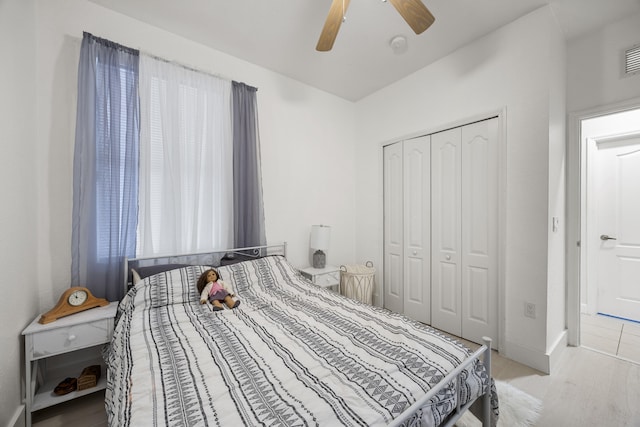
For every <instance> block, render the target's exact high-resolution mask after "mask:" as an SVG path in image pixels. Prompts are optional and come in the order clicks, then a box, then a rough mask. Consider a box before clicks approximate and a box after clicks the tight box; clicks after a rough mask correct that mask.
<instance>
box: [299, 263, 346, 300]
mask: <svg viewBox="0 0 640 427" xmlns="http://www.w3.org/2000/svg"><path fill="white" fill-rule="evenodd" d="M300 273H301V274H302V275H303V276H304V277H306V278H307V279H309V280H311V281H312V282H313V283H314V284H315V285H318V286H321V287H323V288H330V289H331V290H334V291H336V292H337V293H340V268H339V267H336V266H333V265H327V266H326V267H325V268H313V267H306V268H302V269H300ZM334 288H335V289H334Z"/></svg>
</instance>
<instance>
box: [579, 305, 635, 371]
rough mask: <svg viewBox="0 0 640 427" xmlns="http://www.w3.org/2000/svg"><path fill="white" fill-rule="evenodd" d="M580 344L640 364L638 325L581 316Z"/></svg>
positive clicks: (611, 318) (610, 318)
mask: <svg viewBox="0 0 640 427" xmlns="http://www.w3.org/2000/svg"><path fill="white" fill-rule="evenodd" d="M580 343H581V345H582V346H583V347H587V348H590V349H593V350H598V351H601V352H603V353H606V354H612V355H614V356H618V357H620V358H621V359H625V360H628V361H631V362H634V363H640V323H636V322H630V321H626V320H622V319H616V318H613V317H608V316H601V315H589V314H582V315H581V322H580Z"/></svg>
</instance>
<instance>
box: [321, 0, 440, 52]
mask: <svg viewBox="0 0 640 427" xmlns="http://www.w3.org/2000/svg"><path fill="white" fill-rule="evenodd" d="M383 1H384V2H385V3H386V0H383ZM349 2H350V0H333V2H332V3H331V7H330V8H329V14H328V15H327V19H326V21H325V23H324V27H323V28H322V33H320V39H318V44H317V45H316V50H318V51H320V52H327V51H329V50H331V48H332V47H333V43H334V42H335V40H336V37H337V36H338V30H340V24H342V23H343V22H344V20H345V15H346V13H347V8H348V7H349ZM389 2H390V3H391V4H392V5H393V7H394V8H395V9H396V10H397V11H398V13H399V14H400V15H401V16H402V18H403V19H404V20H405V21H406V22H407V24H409V26H410V27H411V29H412V30H413V31H414V32H415V33H416V34H421V33H422V32H424V30H426V29H427V28H429V27H430V26H431V24H433V23H434V21H435V18H434V16H433V15H432V14H431V12H430V11H429V9H427V7H426V6H425V5H424V3H422V1H421V0H389ZM395 38H396V37H394V38H393V39H392V43H393V40H395ZM404 42H405V50H406V38H405V40H404ZM391 46H392V48H393V45H391ZM394 52H395V49H394ZM400 53H401V52H400Z"/></svg>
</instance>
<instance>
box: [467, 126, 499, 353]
mask: <svg viewBox="0 0 640 427" xmlns="http://www.w3.org/2000/svg"><path fill="white" fill-rule="evenodd" d="M497 138H498V119H491V120H485V121H482V122H477V123H473V124H471V125H467V126H463V127H462V189H461V191H462V213H461V214H462V220H461V227H462V229H461V235H462V246H461V250H462V259H461V268H462V277H461V281H462V337H463V338H465V339H468V340H471V341H474V342H478V343H480V342H482V337H483V336H488V337H491V338H493V342H494V345H495V346H496V347H497V344H498V144H497V140H498V139H497Z"/></svg>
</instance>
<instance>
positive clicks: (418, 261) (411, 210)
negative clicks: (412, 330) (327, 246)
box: [403, 135, 431, 324]
mask: <svg viewBox="0 0 640 427" xmlns="http://www.w3.org/2000/svg"><path fill="white" fill-rule="evenodd" d="M430 139H431V138H430V136H429V135H427V136H422V137H419V138H414V139H410V140H407V141H404V164H403V167H404V314H405V315H406V316H408V317H410V318H412V319H414V320H418V321H420V322H424V323H427V324H428V323H431V268H430V267H431V255H430V253H431V248H430V245H431V237H430V227H431V215H430V209H431V208H430V185H431V184H430V181H431V180H430V164H431V160H430V158H431V153H430V147H429V142H430Z"/></svg>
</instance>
